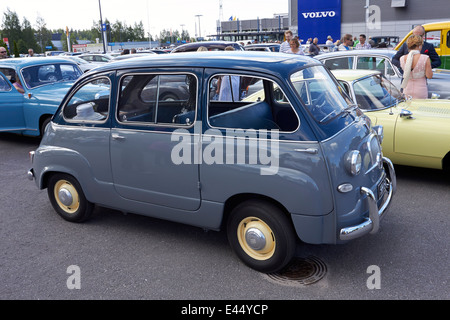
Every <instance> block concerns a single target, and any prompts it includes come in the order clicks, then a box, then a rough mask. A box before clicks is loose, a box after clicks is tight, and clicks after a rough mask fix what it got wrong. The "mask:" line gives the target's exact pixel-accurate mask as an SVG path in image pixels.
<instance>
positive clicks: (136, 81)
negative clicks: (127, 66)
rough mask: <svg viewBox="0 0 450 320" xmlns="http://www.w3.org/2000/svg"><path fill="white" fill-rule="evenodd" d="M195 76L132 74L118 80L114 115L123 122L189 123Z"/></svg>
mask: <svg viewBox="0 0 450 320" xmlns="http://www.w3.org/2000/svg"><path fill="white" fill-rule="evenodd" d="M196 105H197V78H196V77H195V76H193V75H190V74H133V75H126V76H124V77H123V78H122V81H121V90H120V98H119V105H118V109H117V119H118V121H119V122H121V123H123V124H135V125H136V124H144V125H151V124H157V125H158V124H162V125H167V124H170V125H182V126H189V125H191V124H193V122H194V120H195V109H196Z"/></svg>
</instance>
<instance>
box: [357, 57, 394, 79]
mask: <svg viewBox="0 0 450 320" xmlns="http://www.w3.org/2000/svg"><path fill="white" fill-rule="evenodd" d="M388 65H389V64H388ZM356 69H363V70H378V71H381V73H382V74H383V75H386V59H385V58H382V57H358V59H357V61H356Z"/></svg>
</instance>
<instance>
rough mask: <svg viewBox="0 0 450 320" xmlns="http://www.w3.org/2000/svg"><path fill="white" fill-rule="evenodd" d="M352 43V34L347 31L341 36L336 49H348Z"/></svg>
mask: <svg viewBox="0 0 450 320" xmlns="http://www.w3.org/2000/svg"><path fill="white" fill-rule="evenodd" d="M352 43H353V40H352V35H351V34H348V33H347V34H346V35H344V37H343V38H342V43H341V44H340V45H339V47H338V50H339V51H345V50H350V47H351V45H352Z"/></svg>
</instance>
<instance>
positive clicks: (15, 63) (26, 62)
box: [0, 57, 76, 68]
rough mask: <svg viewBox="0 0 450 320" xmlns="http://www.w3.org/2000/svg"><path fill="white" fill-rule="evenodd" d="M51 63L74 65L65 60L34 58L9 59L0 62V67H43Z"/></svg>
mask: <svg viewBox="0 0 450 320" xmlns="http://www.w3.org/2000/svg"><path fill="white" fill-rule="evenodd" d="M52 63H65V64H68V63H69V64H76V63H75V62H73V61H71V60H69V59H66V58H51V57H36V58H11V59H2V60H0V66H3V67H7V66H8V67H12V68H24V67H29V66H35V65H44V64H52Z"/></svg>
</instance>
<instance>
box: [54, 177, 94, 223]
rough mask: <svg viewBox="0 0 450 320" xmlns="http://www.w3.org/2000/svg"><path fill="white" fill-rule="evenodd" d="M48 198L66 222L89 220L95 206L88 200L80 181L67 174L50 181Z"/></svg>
mask: <svg viewBox="0 0 450 320" xmlns="http://www.w3.org/2000/svg"><path fill="white" fill-rule="evenodd" d="M47 192H48V197H49V199H50V202H51V204H52V206H53V208H54V209H55V211H56V212H57V213H58V214H59V215H60V216H61V217H62V218H63V219H65V220H67V221H70V222H82V221H85V220H87V219H88V218H89V217H90V216H91V214H92V211H93V209H94V205H93V204H92V203H91V202H89V201H87V200H86V197H85V196H84V193H83V190H82V189H81V186H80V184H79V183H78V181H77V180H76V179H75V178H74V177H72V176H70V175H67V174H54V175H52V176H51V177H50V179H49V181H48V188H47Z"/></svg>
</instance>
